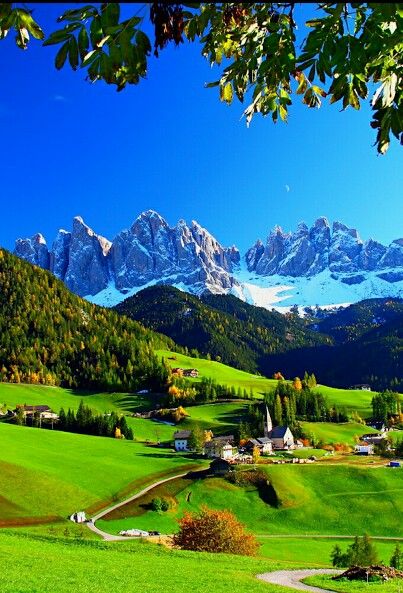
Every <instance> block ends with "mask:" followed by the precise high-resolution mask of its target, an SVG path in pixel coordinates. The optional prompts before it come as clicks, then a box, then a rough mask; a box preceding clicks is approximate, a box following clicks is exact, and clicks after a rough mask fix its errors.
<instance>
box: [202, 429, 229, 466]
mask: <svg viewBox="0 0 403 593" xmlns="http://www.w3.org/2000/svg"><path fill="white" fill-rule="evenodd" d="M234 440H235V439H234V435H232V434H230V435H228V436H220V437H214V438H212V439H210V440H209V441H207V442H206V443H205V444H204V452H205V454H206V456H207V457H210V458H221V459H227V460H228V459H232V458H233V456H234V447H233V443H234Z"/></svg>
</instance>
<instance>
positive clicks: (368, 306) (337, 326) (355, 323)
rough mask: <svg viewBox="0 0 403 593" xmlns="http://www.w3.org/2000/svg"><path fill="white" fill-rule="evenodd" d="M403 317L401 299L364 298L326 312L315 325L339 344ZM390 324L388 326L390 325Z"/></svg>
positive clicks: (402, 302) (386, 325)
mask: <svg viewBox="0 0 403 593" xmlns="http://www.w3.org/2000/svg"><path fill="white" fill-rule="evenodd" d="M402 319H403V300H402V299H392V298H385V299H366V300H364V301H360V302H359V303H354V304H353V305H350V306H349V307H346V308H345V309H339V310H338V311H336V312H334V313H328V314H327V315H326V317H325V319H322V320H321V321H319V323H318V324H317V325H316V326H315V327H316V328H317V329H318V331H320V332H322V333H325V334H329V335H331V336H332V338H334V340H335V341H336V342H338V343H339V344H343V343H345V342H351V341H354V340H356V339H357V338H359V337H360V336H362V335H364V334H365V333H367V332H369V331H371V330H373V329H377V328H381V327H382V326H385V327H388V326H389V325H388V324H389V322H391V323H392V325H393V322H394V321H396V322H397V323H398V324H399V320H400V322H401V320H402ZM392 325H391V326H390V327H392Z"/></svg>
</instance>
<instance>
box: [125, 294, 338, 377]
mask: <svg viewBox="0 0 403 593" xmlns="http://www.w3.org/2000/svg"><path fill="white" fill-rule="evenodd" d="M115 308H116V311H118V312H119V313H121V314H124V315H127V316H128V317H130V318H131V319H135V320H137V321H140V322H141V323H143V324H144V325H146V326H147V327H149V328H151V329H153V330H155V331H158V332H162V333H164V334H166V335H167V336H169V337H170V338H172V339H173V340H174V341H175V342H176V343H177V344H180V345H181V346H183V347H186V348H188V349H189V350H197V351H198V352H199V353H200V354H202V355H207V354H209V355H210V356H211V358H212V359H216V358H217V357H219V360H222V361H223V362H225V363H226V364H228V365H230V366H234V367H236V368H239V369H243V370H246V371H250V372H256V371H262V365H261V361H262V357H264V356H265V355H266V354H271V353H278V352H286V351H288V350H291V349H295V348H301V347H303V346H316V345H318V344H326V343H329V342H330V341H331V339H330V338H328V337H327V336H323V335H321V334H319V333H318V332H315V331H313V330H310V329H307V327H306V322H305V321H304V320H302V319H300V318H299V317H298V316H297V315H282V314H281V313H277V312H275V311H267V310H266V309H263V308H261V307H254V306H252V305H248V304H247V303H244V302H243V301H240V300H239V299H237V298H236V297H234V296H231V295H225V296H224V295H223V296H221V295H220V296H218V295H211V294H207V295H203V296H202V297H201V298H198V297H196V296H193V295H190V294H188V293H185V292H182V291H180V290H178V289H176V288H173V287H172V286H153V287H150V288H146V289H144V290H141V291H140V292H138V293H137V294H136V295H135V296H133V297H130V298H128V299H126V300H125V301H124V302H123V303H120V304H119V305H117V306H116V307H115Z"/></svg>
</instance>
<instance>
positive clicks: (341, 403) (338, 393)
mask: <svg viewBox="0 0 403 593" xmlns="http://www.w3.org/2000/svg"><path fill="white" fill-rule="evenodd" d="M157 354H158V356H164V357H165V359H166V361H167V362H168V363H169V365H170V366H172V367H175V366H179V367H183V368H193V367H194V368H197V369H198V370H199V373H200V377H211V378H213V379H215V380H216V381H217V383H223V384H226V385H229V386H232V385H234V386H235V387H236V388H238V387H241V389H242V390H243V389H244V388H245V389H246V390H247V391H248V393H249V390H250V389H252V390H253V392H254V394H255V396H258V395H262V394H263V393H265V392H269V391H272V390H273V389H274V388H275V386H276V384H277V381H275V380H274V379H267V378H266V377H259V376H258V375H251V374H250V373H245V372H244V371H239V370H237V369H233V368H232V367H229V366H227V365H225V364H222V363H220V362H215V361H211V360H205V359H203V358H191V357H190V356H185V355H184V354H175V353H173V352H169V351H168V350H158V351H157ZM170 356H175V357H176V360H168V359H169V357H170ZM194 380H195V381H197V380H198V379H194ZM315 389H316V390H317V391H319V392H320V393H323V394H324V395H325V396H326V397H327V398H328V401H329V404H336V405H337V406H338V407H339V408H346V410H347V411H353V410H356V411H357V412H358V413H359V414H362V415H363V416H365V417H367V416H370V415H371V399H372V397H373V395H374V392H370V391H355V390H351V389H336V388H335V387H327V386H325V385H318V386H317V387H316V388H315Z"/></svg>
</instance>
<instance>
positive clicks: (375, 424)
mask: <svg viewBox="0 0 403 593" xmlns="http://www.w3.org/2000/svg"><path fill="white" fill-rule="evenodd" d="M365 424H366V425H367V426H370V427H371V428H375V430H377V431H378V432H385V431H386V430H387V427H386V426H385V423H384V422H383V421H382V420H372V419H371V420H367V421H366V422H365Z"/></svg>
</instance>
